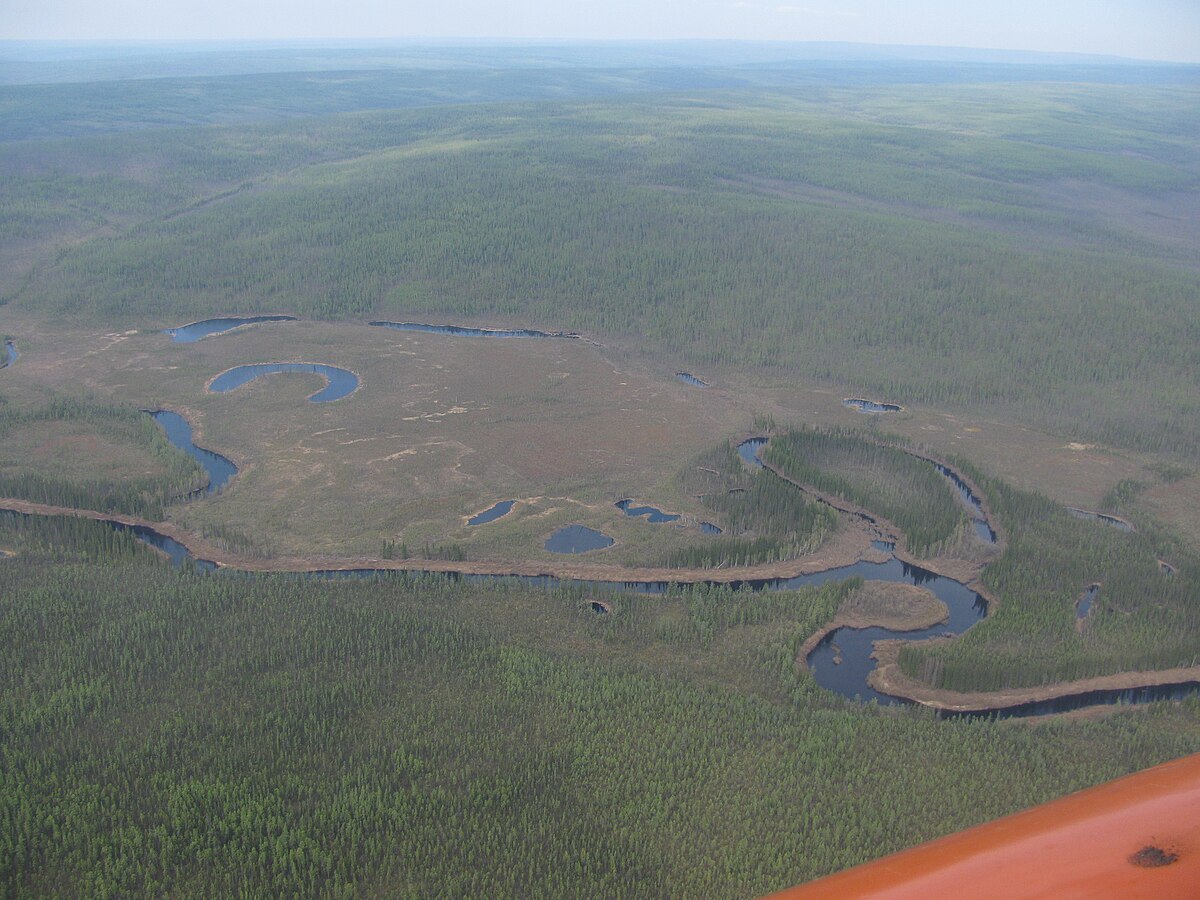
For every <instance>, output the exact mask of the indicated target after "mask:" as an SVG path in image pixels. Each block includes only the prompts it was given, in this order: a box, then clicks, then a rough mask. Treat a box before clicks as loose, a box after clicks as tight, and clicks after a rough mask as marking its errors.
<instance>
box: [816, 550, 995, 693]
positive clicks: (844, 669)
mask: <svg viewBox="0 0 1200 900" xmlns="http://www.w3.org/2000/svg"><path fill="white" fill-rule="evenodd" d="M850 570H852V574H859V575H862V577H864V578H867V579H874V580H876V581H889V582H892V583H895V584H916V585H920V586H922V587H924V588H927V589H929V590H930V591H932V592H933V594H934V595H935V596H936V597H937V598H938V599H939V600H941V601H942V602H943V603H945V604H946V607H947V608H948V609H949V610H950V617H949V619H947V621H946V622H945V623H943V624H941V625H934V626H933V627H932V628H923V629H919V630H916V631H903V632H901V631H893V630H892V629H890V628H882V627H878V626H876V627H873V628H838V629H835V630H834V631H832V632H831V633H830V634H829V635H828V636H827V637H826V638H825V639H824V640H823V641H822V642H821V643H820V645H819V646H818V647H817V648H816V649H815V650H813V652H812V653H810V654H809V657H808V667H809V669H810V670H811V671H812V674H813V677H814V678H815V679H816V680H817V683H818V684H819V685H821V686H822V687H824V688H827V689H829V690H831V691H834V692H835V693H838V694H841V695H842V696H843V697H852V698H858V699H859V700H862V701H869V700H875V701H876V702H878V703H880V704H886V705H892V704H897V703H904V702H906V701H903V700H901V699H899V698H897V697H889V696H888V695H886V694H881V693H879V692H878V691H876V690H875V689H874V688H872V687H871V686H870V685H868V684H867V676H868V675H869V674H870V673H871V672H872V671H873V670H874V668H875V660H873V659H872V658H871V654H872V653H873V652H874V646H873V645H874V642H875V641H880V640H886V639H888V638H903V639H904V640H912V641H919V640H923V639H924V638H930V637H936V636H938V635H956V634H962V633H963V632H964V631H966V630H967V629H968V628H970V627H971V626H972V625H974V624H975V623H976V622H978V621H979V620H980V619H982V618H983V617H984V616H985V615H987V603H986V601H984V599H983V598H982V597H980V596H979V594H977V593H975V592H974V591H972V590H971V589H970V588H968V587H967V586H966V585H964V584H960V583H959V582H957V581H953V580H951V579H949V578H946V577H944V576H941V575H935V574H934V573H932V572H929V571H926V570H925V569H921V568H918V567H916V566H910V565H908V564H907V563H904V562H901V561H900V560H898V559H895V558H893V559H890V560H888V561H887V562H885V563H863V562H859V563H855V564H854V565H853V566H847V567H844V568H843V569H832V570H830V571H829V572H820V573H818V574H817V575H815V576H809V578H811V579H813V580H809V581H806V582H805V583H807V584H823V583H825V582H826V581H829V580H831V578H830V576H831V575H834V573H840V572H844V571H850ZM835 577H836V576H835ZM841 577H843V578H845V577H849V576H848V575H842V576H841ZM833 644H836V645H837V646H838V648H839V649H840V650H841V656H842V662H841V663H840V664H836V663H834V661H833V660H834V648H833V646H832V645H833Z"/></svg>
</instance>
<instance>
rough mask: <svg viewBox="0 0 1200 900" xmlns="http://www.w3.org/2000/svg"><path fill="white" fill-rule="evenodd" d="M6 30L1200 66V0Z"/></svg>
mask: <svg viewBox="0 0 1200 900" xmlns="http://www.w3.org/2000/svg"><path fill="white" fill-rule="evenodd" d="M0 39H4V40H50V41H100V40H106V41H107V40H128V41H174V40H190V41H235V40H249V41H263V40H280V41H303V42H320V41H322V40H330V41H337V42H346V41H352V42H361V43H369V42H372V41H375V42H378V41H382V40H394V39H402V40H414V41H420V40H436V41H452V40H455V39H462V40H471V41H481V40H482V41H486V40H497V41H505V42H510V41H522V40H528V41H537V42H545V41H581V40H584V41H613V40H651V41H655V40H746V41H797V42H800V41H804V42H808V41H816V42H850V43H866V44H880V45H901V46H930V47H959V48H977V49H989V50H1013V51H1040V52H1055V53H1084V54H1100V55H1111V56H1121V57H1126V58H1131V59H1145V60H1160V61H1174V62H1192V63H1200V2H1197V0H1060V2H1057V3H1047V2H1046V0H1038V2H1034V0H1005V2H998V0H980V2H974V3H965V2H963V0H840V2H838V0H781V2H772V0H767V2H760V0H579V2H569V0H568V2H567V3H562V2H557V3H556V2H552V0H507V2H498V3H497V2H492V3H489V2H487V0H442V2H439V3H420V4H418V3H414V2H401V3H389V2H387V0H337V2H333V0H292V2H287V3H284V2H282V0H166V2H165V3H164V2H162V0H2V5H0Z"/></svg>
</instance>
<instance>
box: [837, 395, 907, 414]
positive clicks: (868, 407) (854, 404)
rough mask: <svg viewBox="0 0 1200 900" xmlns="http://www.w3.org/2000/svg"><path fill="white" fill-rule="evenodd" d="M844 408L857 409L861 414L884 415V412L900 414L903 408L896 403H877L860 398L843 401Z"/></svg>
mask: <svg viewBox="0 0 1200 900" xmlns="http://www.w3.org/2000/svg"><path fill="white" fill-rule="evenodd" d="M842 405H843V406H849V407H850V408H851V409H857V410H858V411H859V412H861V413H883V412H900V410H901V409H902V407H900V406H897V405H896V404H895V403H876V402H875V401H874V400H863V399H861V398H859V397H851V398H850V399H849V400H843V401H842Z"/></svg>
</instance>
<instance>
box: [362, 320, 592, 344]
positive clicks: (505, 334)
mask: <svg viewBox="0 0 1200 900" xmlns="http://www.w3.org/2000/svg"><path fill="white" fill-rule="evenodd" d="M370 324H371V325H374V326H376V327H379V328H394V329H395V330H396V331H422V332H425V333H426V334H453V335H457V336H459V337H492V338H568V339H571V340H575V339H577V338H578V337H579V335H577V334H575V333H574V332H570V331H537V330H535V329H533V328H468V327H466V326H463V325H424V324H422V323H420V322H371V323H370Z"/></svg>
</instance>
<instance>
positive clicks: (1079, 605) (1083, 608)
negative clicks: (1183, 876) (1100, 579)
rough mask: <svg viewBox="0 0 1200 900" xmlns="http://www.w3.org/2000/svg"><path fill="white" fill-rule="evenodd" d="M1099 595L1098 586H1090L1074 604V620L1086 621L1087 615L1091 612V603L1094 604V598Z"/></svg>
mask: <svg viewBox="0 0 1200 900" xmlns="http://www.w3.org/2000/svg"><path fill="white" fill-rule="evenodd" d="M1099 593H1100V585H1098V584H1092V585H1089V586H1088V589H1087V590H1086V591H1084V592H1083V596H1082V597H1080V598H1079V600H1078V601H1077V602H1076V603H1075V618H1077V619H1086V618H1087V616H1088V613H1090V612H1091V611H1092V603H1094V602H1095V600H1096V596H1097V595H1098V594H1099Z"/></svg>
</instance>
